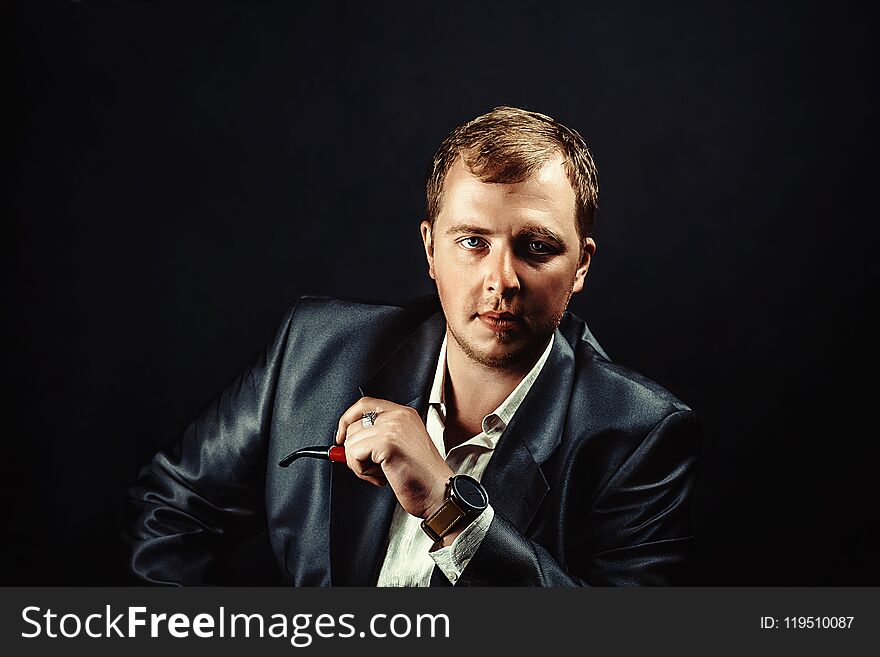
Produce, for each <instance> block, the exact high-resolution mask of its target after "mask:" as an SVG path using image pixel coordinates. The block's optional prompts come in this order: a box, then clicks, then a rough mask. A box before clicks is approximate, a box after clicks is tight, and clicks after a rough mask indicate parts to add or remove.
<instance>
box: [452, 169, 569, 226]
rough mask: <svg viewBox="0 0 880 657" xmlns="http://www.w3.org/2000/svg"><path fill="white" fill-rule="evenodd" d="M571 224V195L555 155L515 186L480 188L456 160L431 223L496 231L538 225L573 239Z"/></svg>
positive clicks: (475, 180) (476, 181)
mask: <svg viewBox="0 0 880 657" xmlns="http://www.w3.org/2000/svg"><path fill="white" fill-rule="evenodd" d="M575 220H576V217H575V195H574V190H573V189H572V187H571V183H570V182H569V180H568V176H567V175H566V173H565V169H564V167H563V158H562V156H561V155H559V156H557V157H555V158H553V159H551V160H549V161H548V162H547V163H546V164H544V166H542V167H541V168H540V169H538V170H537V171H535V172H534V173H533V174H532V175H531V176H530V177H529V178H527V179H526V180H523V181H522V182H518V183H486V182H483V181H481V180H480V179H479V178H478V177H477V176H475V175H474V174H472V173H471V172H470V171H469V170H468V168H467V167H466V166H465V164H464V162H463V161H462V160H461V158H459V159H458V160H457V161H456V162H455V164H453V165H452V167H450V169H449V172H448V173H447V174H446V180H445V181H444V183H443V195H442V199H441V206H440V213H439V214H438V216H437V220H436V221H437V222H442V224H443V226H447V227H448V226H451V225H452V224H458V223H461V222H467V223H471V222H478V223H488V224H491V226H487V227H494V228H498V229H499V230H503V229H504V228H509V229H515V227H516V226H517V225H518V224H521V223H539V224H545V225H547V226H548V227H552V228H553V229H555V230H557V231H560V232H561V233H563V234H565V235H568V236H571V237H573V238H575V237H576V232H577V227H576V225H575ZM441 229H442V226H441Z"/></svg>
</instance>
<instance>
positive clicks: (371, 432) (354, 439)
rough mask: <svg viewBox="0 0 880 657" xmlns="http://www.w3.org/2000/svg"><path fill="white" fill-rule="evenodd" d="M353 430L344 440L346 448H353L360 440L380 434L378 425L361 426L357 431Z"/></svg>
mask: <svg viewBox="0 0 880 657" xmlns="http://www.w3.org/2000/svg"><path fill="white" fill-rule="evenodd" d="M352 431H353V432H352V433H351V434H349V435H347V436H346V437H345V439H344V440H343V442H344V443H345V447H346V449H352V448H353V447H354V446H355V445H357V444H358V443H359V442H362V441H364V440H368V439H370V438H373V437H375V436H378V435H379V429H377V428H376V427H360V429H358V430H357V431H354V430H352Z"/></svg>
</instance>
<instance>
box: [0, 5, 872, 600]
mask: <svg viewBox="0 0 880 657" xmlns="http://www.w3.org/2000/svg"><path fill="white" fill-rule="evenodd" d="M868 4H869V3H864V5H865V6H863V5H862V4H861V3H852V2H837V3H829V2H822V3H820V2H802V3H783V2H779V3H772V6H771V3H766V2H760V3H728V2H717V3H716V2H708V3H707V2H690V3H672V4H670V3H653V2H647V1H645V2H613V1H608V2H582V3H560V2H551V1H548V0H542V1H540V2H510V1H507V2H503V3H497V4H494V3H493V4H481V3H471V2H464V3H455V2H443V3H400V4H399V5H379V4H376V3H356V2H352V3H345V2H335V3H331V2H326V3H299V2H297V3H293V2H290V3H281V2H271V3H270V2H238V3H229V2H227V3H219V2H205V3H197V4H196V3H186V4H183V3H177V2H167V3H163V2H158V3H147V2H54V3H44V2H26V3H20V4H19V5H18V6H17V7H16V8H15V9H13V10H12V19H13V20H12V23H11V24H12V25H14V30H15V51H14V56H15V60H14V61H15V63H16V66H15V71H16V75H15V77H14V78H13V80H12V82H11V86H12V93H11V94H10V96H8V97H7V104H8V106H11V107H12V108H13V109H14V110H15V115H14V122H13V131H12V141H11V147H10V149H9V151H8V152H9V153H11V154H12V160H13V164H14V167H13V177H12V178H11V190H10V194H9V195H8V198H9V199H10V201H11V208H10V211H9V212H8V213H7V224H8V225H7V228H6V230H5V231H4V235H5V237H4V240H3V244H4V269H5V276H4V284H5V285H4V294H5V300H4V301H5V308H6V315H5V316H6V321H5V325H6V329H7V332H8V337H7V339H6V342H5V344H6V349H5V358H4V361H5V362H4V367H3V370H4V373H5V381H6V386H5V388H6V390H5V392H4V402H5V406H6V408H5V411H4V415H3V420H4V425H5V426H4V431H3V442H4V450H3V454H4V458H3V463H4V464H5V465H6V470H7V472H6V475H5V476H4V483H5V484H7V485H9V484H11V485H10V487H9V489H8V491H7V493H6V494H5V495H4V504H3V508H4V515H3V523H2V526H3V549H4V552H6V553H7V554H8V555H9V557H10V559H8V560H7V561H6V568H5V569H4V573H3V578H2V579H3V582H4V583H7V584H12V583H19V584H99V583H118V582H123V581H125V580H124V576H123V573H124V553H123V551H122V550H121V548H120V546H121V543H120V541H119V538H118V537H119V533H120V525H121V518H122V515H123V508H124V501H125V489H126V487H127V485H128V484H130V483H131V481H132V480H133V479H134V477H135V476H136V473H137V470H138V468H139V467H140V466H141V465H143V464H144V463H145V462H146V461H147V460H148V459H149V457H150V456H151V454H152V453H153V452H154V451H155V450H157V449H158V448H160V447H162V446H165V445H167V444H168V443H169V442H170V441H172V440H174V439H175V438H176V437H177V436H178V435H180V433H181V432H182V431H183V429H184V427H185V425H186V423H187V422H188V421H189V420H190V419H192V418H193V417H194V416H195V415H196V414H197V413H198V412H199V410H200V409H201V408H202V407H203V406H204V405H205V404H206V403H207V402H208V401H209V400H210V399H211V397H213V395H214V394H216V393H217V391H218V390H219V389H220V388H221V387H222V386H223V385H224V384H225V383H226V382H227V381H229V380H230V379H231V378H232V377H233V376H234V375H235V374H236V373H237V372H238V371H239V370H240V369H241V368H242V367H243V366H244V365H245V364H246V363H247V362H248V361H249V360H250V358H252V357H253V356H254V355H255V354H256V353H257V351H258V350H259V349H260V348H261V346H262V345H263V343H264V342H265V341H266V339H267V338H268V337H269V335H270V334H271V332H272V331H273V329H274V328H275V326H276V325H277V323H278V322H279V320H280V318H281V315H282V313H283V311H284V308H285V306H286V305H287V303H288V302H289V301H290V300H292V299H293V298H295V297H297V296H299V295H302V294H329V295H344V296H354V297H367V298H379V299H387V300H391V301H403V300H406V299H408V298H411V297H413V296H416V295H420V294H423V293H426V292H429V291H430V290H431V289H432V288H431V284H430V280H429V279H428V277H427V275H426V272H425V265H424V262H423V256H422V252H421V245H420V239H419V235H418V224H419V221H420V219H421V218H422V204H423V191H422V185H423V176H424V173H425V170H426V165H427V162H428V160H429V159H430V157H431V155H432V152H433V149H434V148H435V147H436V146H437V145H438V144H439V142H440V141H441V139H442V138H443V137H444V136H445V135H446V133H447V132H448V131H449V130H450V129H451V128H453V127H454V126H455V125H457V124H458V123H460V122H462V121H464V120H466V119H469V118H472V117H473V116H475V115H477V114H479V113H482V112H485V111H487V110H489V109H490V108H492V107H493V106H495V105H499V104H515V105H519V106H523V107H526V108H530V109H535V110H538V111H541V112H544V113H547V114H550V115H552V116H554V117H556V118H558V119H560V120H561V121H563V122H565V123H567V124H569V125H571V126H573V127H575V128H577V129H578V130H579V131H580V132H581V133H582V134H583V135H584V136H585V138H586V139H587V141H588V143H589V144H590V145H591V147H592V149H593V151H594V153H595V156H596V159H597V162H598V165H599V170H600V177H601V185H602V195H601V210H600V217H599V229H598V233H597V241H598V243H599V249H598V253H597V256H596V258H595V260H594V263H593V269H592V270H591V272H590V275H589V278H588V281H587V287H586V289H585V291H584V292H583V293H582V294H581V295H579V297H577V298H576V299H575V300H574V301H573V304H572V306H573V308H572V309H573V310H574V311H575V312H576V313H578V314H580V315H581V316H582V317H584V318H585V319H587V321H588V322H589V323H590V325H591V327H592V329H593V331H594V333H595V334H596V335H597V336H598V338H599V340H600V341H601V342H602V343H603V344H604V346H605V347H606V349H607V350H608V351H609V353H610V354H611V356H612V357H613V358H614V359H615V360H617V361H618V362H620V363H623V364H626V365H629V366H631V367H634V368H635V369H637V370H639V371H641V372H642V373H644V374H646V375H648V376H650V377H652V378H655V379H657V380H658V381H660V382H661V383H663V384H664V385H666V386H667V387H668V388H670V389H671V390H672V391H673V392H674V393H676V394H677V395H678V396H680V397H681V398H683V399H684V400H686V401H687V402H688V403H689V404H691V405H692V406H693V407H694V408H695V409H696V410H697V411H698V412H699V414H700V415H701V416H702V418H703V419H704V423H705V427H706V442H705V449H704V453H703V459H702V471H701V479H700V483H699V488H698V496H697V502H698V504H697V510H696V516H697V522H698V530H699V539H700V542H699V566H700V581H701V582H702V583H706V584H734V585H736V584H769V585H782V584H794V585H807V584H855V585H858V584H874V585H876V584H880V576H878V570H877V568H876V566H875V565H874V563H873V561H874V554H875V553H876V552H877V551H878V540H877V530H876V529H875V520H876V502H877V494H876V484H875V479H876V473H877V468H876V465H875V461H874V458H875V455H876V450H875V448H874V443H875V442H876V440H877V431H876V429H875V427H874V423H873V422H872V421H871V420H872V419H873V416H874V415H875V414H876V411H875V409H874V408H873V406H872V404H873V403H876V402H875V398H876V386H875V385H874V384H873V383H872V381H873V379H874V378H875V372H876V368H877V360H878V359H877V357H876V344H875V340H874V331H873V330H872V327H871V324H870V322H869V320H868V317H867V309H868V300H869V298H875V299H876V297H875V296H874V295H875V294H876V282H877V273H878V272H877V270H878V267H877V263H876V260H875V258H874V251H875V248H876V246H875V244H876V242H875V240H876V236H877V231H876V229H875V227H874V223H875V218H876V212H875V198H876V181H875V177H876V173H877V167H876V128H875V124H876V121H877V91H876V86H875V76H876V68H875V67H874V66H873V59H874V57H873V56H874V52H873V44H872V42H873V40H874V38H875V34H876V30H877V25H876V22H875V15H874V14H873V10H869V9H867V5H868ZM362 5H363V6H362ZM255 553H259V550H257V551H256V552H255Z"/></svg>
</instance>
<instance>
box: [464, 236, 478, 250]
mask: <svg viewBox="0 0 880 657" xmlns="http://www.w3.org/2000/svg"><path fill="white" fill-rule="evenodd" d="M459 244H461V245H462V246H463V247H464V248H466V249H479V248H480V247H481V246H483V240H481V239H480V238H479V237H465V238H464V239H463V240H459Z"/></svg>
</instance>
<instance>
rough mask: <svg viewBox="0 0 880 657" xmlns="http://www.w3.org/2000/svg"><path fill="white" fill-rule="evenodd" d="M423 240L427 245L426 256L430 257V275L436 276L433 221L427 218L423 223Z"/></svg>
mask: <svg viewBox="0 0 880 657" xmlns="http://www.w3.org/2000/svg"><path fill="white" fill-rule="evenodd" d="M421 229H422V242H423V243H424V245H425V257H426V258H427V259H428V276H430V277H431V278H434V235H433V234H432V230H431V222H430V221H428V220H427V219H425V220H424V221H423V222H422V225H421Z"/></svg>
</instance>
